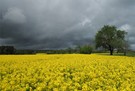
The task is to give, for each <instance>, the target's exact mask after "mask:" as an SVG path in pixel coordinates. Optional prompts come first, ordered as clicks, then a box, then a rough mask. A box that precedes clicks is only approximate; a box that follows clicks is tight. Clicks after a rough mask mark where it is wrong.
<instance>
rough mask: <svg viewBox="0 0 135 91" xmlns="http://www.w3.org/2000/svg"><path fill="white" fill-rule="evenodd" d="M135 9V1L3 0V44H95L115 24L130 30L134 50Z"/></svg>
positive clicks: (0, 29)
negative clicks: (97, 36) (99, 34)
mask: <svg viewBox="0 0 135 91" xmlns="http://www.w3.org/2000/svg"><path fill="white" fill-rule="evenodd" d="M134 9H135V1H134V0H130V1H128V0H102V1H101V0H77V1H75V0H0V44H1V45H4V44H5V45H14V46H15V47H17V48H26V49H27V48H28V49H33V48H34V49H45V48H48V49H49V48H65V47H72V46H75V45H83V44H88V43H91V44H93V40H94V36H95V34H96V32H97V31H98V30H99V29H100V28H101V27H102V26H103V25H105V24H111V25H116V26H117V27H118V28H120V29H123V30H126V31H127V32H129V33H128V38H129V43H130V44H131V47H132V49H133V45H135V42H134V40H133V38H135V37H134V35H135V33H134V29H135V28H134V27H133V26H135V25H134V24H135V21H134V16H135V13H134V12H133V10H134ZM134 49H135V48H134Z"/></svg>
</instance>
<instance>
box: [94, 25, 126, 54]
mask: <svg viewBox="0 0 135 91" xmlns="http://www.w3.org/2000/svg"><path fill="white" fill-rule="evenodd" d="M125 34H126V32H125V31H122V30H117V28H116V27H115V26H109V25H105V26H104V27H102V28H101V30H100V31H98V32H97V34H96V36H95V41H96V48H99V47H103V48H105V49H107V50H109V51H110V55H113V51H114V49H118V48H124V43H125Z"/></svg>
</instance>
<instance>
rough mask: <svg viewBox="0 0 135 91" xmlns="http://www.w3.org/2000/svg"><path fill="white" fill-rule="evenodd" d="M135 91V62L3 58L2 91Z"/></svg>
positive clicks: (125, 59)
mask: <svg viewBox="0 0 135 91" xmlns="http://www.w3.org/2000/svg"><path fill="white" fill-rule="evenodd" d="M78 90H80V91H135V58H134V57H124V56H105V55H98V54H92V55H81V54H71V55H68V54H61V55H0V91H78Z"/></svg>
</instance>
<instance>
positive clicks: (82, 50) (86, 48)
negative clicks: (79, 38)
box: [80, 45, 93, 54]
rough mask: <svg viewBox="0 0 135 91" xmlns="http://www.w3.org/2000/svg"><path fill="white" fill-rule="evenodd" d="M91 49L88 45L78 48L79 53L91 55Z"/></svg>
mask: <svg viewBox="0 0 135 91" xmlns="http://www.w3.org/2000/svg"><path fill="white" fill-rule="evenodd" d="M92 50H93V48H92V47H91V46H89V45H84V46H81V47H80V53H82V54H91V53H92Z"/></svg>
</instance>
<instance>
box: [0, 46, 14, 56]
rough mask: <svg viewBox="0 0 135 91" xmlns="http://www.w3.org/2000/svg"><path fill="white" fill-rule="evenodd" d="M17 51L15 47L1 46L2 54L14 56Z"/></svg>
mask: <svg viewBox="0 0 135 91" xmlns="http://www.w3.org/2000/svg"><path fill="white" fill-rule="evenodd" d="M15 50H16V49H15V48H14V47H13V46H0V54H14V53H15Z"/></svg>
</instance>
